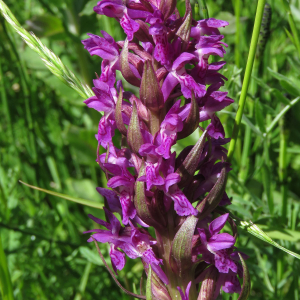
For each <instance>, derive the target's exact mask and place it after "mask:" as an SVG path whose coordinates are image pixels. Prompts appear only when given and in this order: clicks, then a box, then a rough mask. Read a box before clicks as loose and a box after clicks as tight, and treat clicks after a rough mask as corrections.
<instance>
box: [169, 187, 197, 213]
mask: <svg viewBox="0 0 300 300" xmlns="http://www.w3.org/2000/svg"><path fill="white" fill-rule="evenodd" d="M170 197H171V198H172V200H173V201H174V209H175V211H176V212H177V214H178V215H179V216H189V215H195V216H196V215H197V214H198V211H197V210H196V209H195V208H194V207H193V205H192V204H191V202H190V201H189V200H188V199H187V198H186V197H185V195H184V194H183V192H182V191H181V190H179V189H178V190H177V191H176V192H175V193H172V194H170Z"/></svg>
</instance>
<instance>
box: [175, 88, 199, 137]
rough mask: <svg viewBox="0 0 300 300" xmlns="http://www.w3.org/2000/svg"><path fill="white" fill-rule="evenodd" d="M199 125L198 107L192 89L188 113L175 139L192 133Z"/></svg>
mask: <svg viewBox="0 0 300 300" xmlns="http://www.w3.org/2000/svg"><path fill="white" fill-rule="evenodd" d="M198 125H199V107H198V104H197V101H196V98H195V94H194V92H193V91H192V100H191V109H190V112H189V115H188V117H187V119H186V121H185V123H184V126H183V129H182V131H180V132H178V134H177V139H178V140H180V139H183V138H185V137H187V136H189V135H190V134H192V133H193V132H194V131H195V130H196V129H197V128H198Z"/></svg>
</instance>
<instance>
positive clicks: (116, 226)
mask: <svg viewBox="0 0 300 300" xmlns="http://www.w3.org/2000/svg"><path fill="white" fill-rule="evenodd" d="M103 209H104V211H105V214H106V216H107V218H108V220H109V223H110V224H111V228H112V231H111V232H112V234H113V235H118V234H119V232H120V229H121V223H120V221H119V220H118V219H117V218H116V217H115V216H114V214H113V213H112V212H110V211H109V210H108V209H106V208H105V207H104V208H103Z"/></svg>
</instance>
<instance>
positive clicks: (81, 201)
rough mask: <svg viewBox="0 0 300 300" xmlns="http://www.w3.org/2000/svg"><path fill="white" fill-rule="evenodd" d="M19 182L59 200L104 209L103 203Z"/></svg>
mask: <svg viewBox="0 0 300 300" xmlns="http://www.w3.org/2000/svg"><path fill="white" fill-rule="evenodd" d="M19 182H20V183H22V184H24V185H26V186H28V187H30V188H32V189H35V190H38V191H40V192H43V193H46V194H49V195H52V196H55V197H59V198H62V199H65V200H68V201H72V202H75V203H78V204H82V205H85V206H90V207H94V208H98V209H102V208H103V204H102V203H98V202H95V201H91V200H86V199H81V198H75V197H72V196H68V195H65V194H61V193H57V192H53V191H49V190H46V189H42V188H39V187H37V186H34V185H30V184H28V183H25V182H23V181H21V180H19Z"/></svg>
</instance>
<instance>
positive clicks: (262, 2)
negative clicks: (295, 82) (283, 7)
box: [227, 0, 266, 161]
mask: <svg viewBox="0 0 300 300" xmlns="http://www.w3.org/2000/svg"><path fill="white" fill-rule="evenodd" d="M265 3H266V0H258V4H257V10H256V16H255V22H254V28H253V34H252V39H251V44H250V50H249V55H248V60H247V65H246V71H245V77H244V81H243V86H242V91H241V96H240V100H239V107H238V111H237V114H236V118H235V124H234V128H233V133H232V137H231V141H230V145H229V151H228V159H227V160H228V161H230V160H231V159H232V155H233V152H234V148H235V144H236V140H237V136H238V133H239V129H240V125H241V121H242V116H243V111H244V106H245V102H246V97H247V92H248V87H249V83H250V79H251V73H252V68H253V63H254V58H255V52H256V47H257V42H258V37H259V32H260V26H261V21H262V17H263V12H264V6H265Z"/></svg>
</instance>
